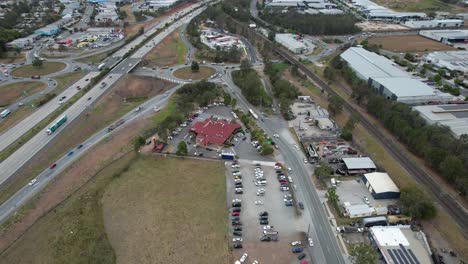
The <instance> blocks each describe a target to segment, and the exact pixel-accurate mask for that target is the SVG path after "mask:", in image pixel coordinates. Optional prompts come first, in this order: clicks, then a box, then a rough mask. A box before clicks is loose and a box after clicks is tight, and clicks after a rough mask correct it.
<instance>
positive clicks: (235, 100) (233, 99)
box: [231, 98, 237, 109]
mask: <svg viewBox="0 0 468 264" xmlns="http://www.w3.org/2000/svg"><path fill="white" fill-rule="evenodd" d="M236 105H237V99H236V98H232V99H231V108H232V109H234V108H236Z"/></svg>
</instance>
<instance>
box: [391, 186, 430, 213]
mask: <svg viewBox="0 0 468 264" xmlns="http://www.w3.org/2000/svg"><path fill="white" fill-rule="evenodd" d="M400 204H401V205H402V207H403V212H404V213H405V214H406V215H409V216H411V217H414V218H417V219H423V220H426V219H432V218H434V217H435V216H436V214H437V210H436V207H435V206H434V204H433V203H432V201H431V199H430V198H429V197H428V196H427V194H426V193H425V192H424V191H423V190H421V189H420V188H418V187H416V186H414V185H413V186H408V187H404V188H402V189H401V194H400Z"/></svg>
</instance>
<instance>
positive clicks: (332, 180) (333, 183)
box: [330, 178, 336, 187]
mask: <svg viewBox="0 0 468 264" xmlns="http://www.w3.org/2000/svg"><path fill="white" fill-rule="evenodd" d="M330 183H331V185H332V187H336V181H335V178H331V180H330Z"/></svg>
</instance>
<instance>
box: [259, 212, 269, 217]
mask: <svg viewBox="0 0 468 264" xmlns="http://www.w3.org/2000/svg"><path fill="white" fill-rule="evenodd" d="M258 215H259V216H268V212H266V211H265V212H261V213H260V214H258Z"/></svg>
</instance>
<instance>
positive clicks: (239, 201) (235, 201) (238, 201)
mask: <svg viewBox="0 0 468 264" xmlns="http://www.w3.org/2000/svg"><path fill="white" fill-rule="evenodd" d="M232 202H233V203H242V200H241V199H233V200H232Z"/></svg>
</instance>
